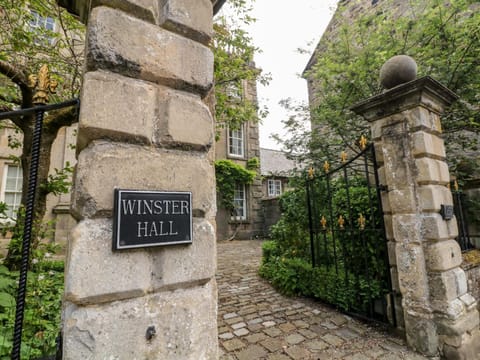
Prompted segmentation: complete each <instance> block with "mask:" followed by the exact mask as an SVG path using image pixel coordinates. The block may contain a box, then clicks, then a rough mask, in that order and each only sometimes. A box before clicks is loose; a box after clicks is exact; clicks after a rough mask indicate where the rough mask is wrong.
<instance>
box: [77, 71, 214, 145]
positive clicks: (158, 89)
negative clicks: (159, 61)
mask: <svg viewBox="0 0 480 360" xmlns="http://www.w3.org/2000/svg"><path fill="white" fill-rule="evenodd" d="M82 105H83V106H82V111H81V113H80V121H79V132H78V142H77V149H78V150H79V151H80V150H82V149H83V148H85V147H86V146H87V145H88V144H89V143H90V142H91V141H93V140H97V139H110V140H114V141H124V142H130V143H143V144H152V143H153V144H155V145H160V146H168V145H170V146H173V147H180V146H183V147H184V148H189V149H191V148H193V149H199V150H204V149H208V148H209V147H210V146H211V145H212V142H213V132H214V131H213V119H212V116H211V114H210V111H209V110H208V108H207V107H206V106H205V104H204V103H203V102H202V101H201V99H200V97H199V96H198V95H193V94H190V93H186V92H182V91H176V90H173V89H169V88H166V87H162V86H158V85H154V84H152V83H149V82H146V81H142V80H136V79H132V78H128V77H125V76H121V75H118V74H114V73H110V72H106V71H95V72H88V73H86V75H85V78H84V84H83V91H82Z"/></svg>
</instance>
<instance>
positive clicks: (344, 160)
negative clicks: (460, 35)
mask: <svg viewBox="0 0 480 360" xmlns="http://www.w3.org/2000/svg"><path fill="white" fill-rule="evenodd" d="M340 158H341V159H342V163H346V162H347V153H346V152H345V151H342V153H341V154H340Z"/></svg>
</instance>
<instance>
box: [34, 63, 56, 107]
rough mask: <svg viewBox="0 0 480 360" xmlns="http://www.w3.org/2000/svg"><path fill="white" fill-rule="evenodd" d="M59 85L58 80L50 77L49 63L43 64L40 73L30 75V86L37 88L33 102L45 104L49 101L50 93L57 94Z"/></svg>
mask: <svg viewBox="0 0 480 360" xmlns="http://www.w3.org/2000/svg"><path fill="white" fill-rule="evenodd" d="M57 86H58V83H57V81H56V80H53V79H50V72H49V70H48V65H47V64H43V65H42V67H41V68H40V70H39V72H38V75H33V74H31V75H29V76H28V87H29V88H30V89H35V90H36V91H35V93H34V94H33V103H34V104H35V105H45V104H46V103H48V95H49V94H55V90H56V88H57Z"/></svg>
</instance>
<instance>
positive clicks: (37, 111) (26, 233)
mask: <svg viewBox="0 0 480 360" xmlns="http://www.w3.org/2000/svg"><path fill="white" fill-rule="evenodd" d="M36 105H37V106H35V107H33V108H28V109H21V110H17V111H11V112H3V113H0V120H4V119H12V118H15V117H21V116H31V115H34V116H35V123H34V125H35V127H34V132H33V139H32V151H31V162H30V169H29V171H30V172H29V174H30V176H29V182H28V194H27V200H26V204H25V215H24V226H23V238H22V250H21V264H20V271H19V278H18V287H17V294H16V295H17V296H16V301H15V304H14V308H15V317H14V328H13V334H12V335H10V334H4V333H0V335H2V336H1V337H2V339H3V343H1V344H0V346H6V343H7V344H10V343H11V344H12V345H11V349H12V350H11V359H12V360H19V359H20V358H22V359H30V358H32V356H31V355H30V351H28V350H27V351H25V350H22V349H24V347H22V330H23V325H24V320H26V319H24V318H25V316H24V314H25V310H26V300H27V299H26V294H27V275H28V273H29V268H30V259H31V256H30V255H31V254H30V252H31V251H30V250H31V249H30V245H31V242H32V227H33V223H34V220H35V219H34V213H33V210H34V205H35V204H34V201H35V194H36V191H37V185H38V184H37V173H38V168H39V158H40V151H41V149H40V144H41V137H42V127H43V119H44V115H45V113H47V112H49V111H54V110H59V109H63V108H67V107H75V109H76V112H77V116H78V109H79V105H80V103H79V100H78V99H72V100H69V101H65V102H62V103H57V104H51V105H42V104H41V103H40V102H37V103H36ZM0 315H2V316H1V317H0V319H1V320H2V321H3V322H9V321H10V319H9V317H8V316H6V315H5V313H3V314H2V313H1V312H0ZM28 320H29V321H33V320H34V319H28ZM0 324H2V322H1V321H0ZM39 336H40V335H39ZM52 358H53V357H52Z"/></svg>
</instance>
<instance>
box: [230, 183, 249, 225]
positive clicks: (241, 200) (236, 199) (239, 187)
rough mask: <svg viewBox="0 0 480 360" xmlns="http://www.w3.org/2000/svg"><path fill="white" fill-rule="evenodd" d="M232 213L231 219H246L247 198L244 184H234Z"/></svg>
mask: <svg viewBox="0 0 480 360" xmlns="http://www.w3.org/2000/svg"><path fill="white" fill-rule="evenodd" d="M233 206H234V215H233V216H232V220H246V219H247V198H246V192H245V184H239V183H237V184H235V191H234V193H233Z"/></svg>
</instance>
